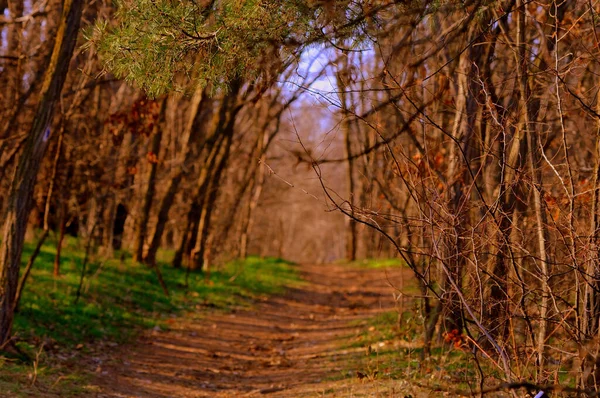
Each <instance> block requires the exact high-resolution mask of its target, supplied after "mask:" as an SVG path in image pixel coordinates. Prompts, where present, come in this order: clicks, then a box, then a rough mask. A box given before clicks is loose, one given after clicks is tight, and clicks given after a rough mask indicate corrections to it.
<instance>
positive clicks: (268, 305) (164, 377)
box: [96, 265, 411, 398]
mask: <svg viewBox="0 0 600 398" xmlns="http://www.w3.org/2000/svg"><path fill="white" fill-rule="evenodd" d="M299 267H300V270H301V273H302V277H303V279H305V280H306V281H307V283H306V285H304V286H302V287H301V288H290V289H289V290H288V291H287V293H286V294H285V295H283V296H274V297H270V298H268V299H266V300H265V301H263V302H259V303H257V304H256V305H255V306H254V308H253V309H252V310H243V311H233V312H231V313H228V314H223V313H218V312H213V313H208V314H207V315H206V316H205V317H203V318H202V319H200V320H198V319H195V320H186V319H178V320H176V322H175V323H174V324H173V325H172V329H171V330H169V331H166V332H156V331H152V332H148V333H146V334H145V335H143V336H142V337H141V338H140V339H139V340H138V341H137V342H136V343H135V344H134V345H132V346H129V347H127V348H123V349H122V350H121V351H118V350H117V353H116V354H115V355H116V356H115V357H114V358H111V361H110V364H109V365H103V366H102V367H101V368H100V369H99V371H98V372H97V373H98V377H97V380H96V384H97V386H98V388H99V391H100V392H98V393H97V394H96V396H97V397H99V398H100V397H156V398H171V397H242V396H261V395H264V394H269V395H270V396H281V397H284V396H289V397H297V396H302V395H306V394H310V395H311V396H315V391H318V390H319V388H318V387H319V386H318V383H324V384H326V383H327V381H328V380H331V379H332V378H336V377H337V378H339V376H340V372H342V371H343V370H344V369H347V364H348V363H349V361H350V360H351V359H352V358H351V357H356V356H357V355H364V352H363V351H364V350H363V349H360V350H358V349H348V350H344V349H342V348H341V347H343V344H344V339H345V338H347V337H348V336H349V335H353V334H355V333H357V332H358V329H357V327H356V326H352V324H356V323H355V322H352V321H356V320H363V319H368V318H371V317H373V316H374V315H376V314H378V313H380V312H383V311H389V310H392V309H394V308H395V306H396V305H397V303H395V302H394V298H393V292H394V287H392V285H393V286H398V287H401V286H402V285H404V284H405V283H406V281H408V280H409V279H410V278H411V276H410V275H411V273H410V270H407V269H401V268H395V269H388V270H384V269H377V270H373V269H371V270H368V269H360V268H355V267H349V266H342V265H302V266H299Z"/></svg>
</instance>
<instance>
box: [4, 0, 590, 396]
mask: <svg viewBox="0 0 600 398" xmlns="http://www.w3.org/2000/svg"><path fill="white" fill-rule="evenodd" d="M59 3H60V2H56V1H54V0H48V1H47V2H46V1H41V2H18V1H15V2H12V1H9V2H8V3H7V4H2V2H0V8H4V15H3V16H2V17H0V28H1V29H2V48H1V51H0V68H1V69H0V70H1V71H2V72H1V75H0V81H1V82H0V87H2V94H1V95H2V97H1V98H0V100H1V104H0V106H1V108H0V112H1V113H0V114H1V115H2V116H1V119H0V120H2V126H1V127H2V130H0V140H1V141H0V162H1V163H0V173H1V178H0V184H1V186H0V189H1V190H2V195H0V209H2V212H3V213H4V214H8V215H10V214H11V211H12V210H11V207H10V198H11V193H10V192H11V181H13V180H12V176H13V174H14V170H15V169H16V168H17V167H18V166H17V165H18V164H19V161H20V159H21V158H22V157H23V147H24V145H25V143H26V140H27V138H28V137H29V136H30V131H33V129H34V127H35V126H34V125H35V123H36V117H37V115H38V113H39V110H38V104H39V103H40V101H42V100H43V98H41V97H40V92H41V87H42V78H43V75H44V73H45V72H46V71H47V64H48V59H49V54H50V53H51V51H52V48H53V45H54V43H53V38H54V36H55V32H56V30H57V26H58V24H59V21H60V10H61V6H60V4H59ZM208 3H210V2H208ZM213 3H214V2H213ZM213 3H211V4H212V5H213V6H214V4H213ZM259 3H260V2H259ZM309 3H310V5H309V6H307V7H308V9H309V11H310V12H311V13H312V14H311V18H312V19H311V21H313V22H312V24H313V25H310V26H313V27H314V28H315V29H314V30H315V31H316V32H318V34H316V36H315V37H313V36H311V35H307V36H306V42H305V43H303V42H300V41H299V39H298V37H293V40H292V39H290V40H287V41H285V40H284V41H281V42H274V43H270V42H269V43H270V44H269V46H267V48H268V49H269V51H266V50H265V51H263V52H260V53H259V54H257V55H256V58H255V59H254V60H253V61H252V62H253V65H254V66H252V67H251V68H250V67H249V68H250V69H253V71H256V70H258V72H255V73H254V74H253V75H252V76H251V78H250V77H249V76H246V75H244V73H238V74H237V75H235V76H234V77H233V78H232V79H230V80H229V81H228V82H227V84H224V85H220V84H217V83H218V82H214V81H208V83H207V84H204V85H197V84H190V85H189V86H185V84H184V83H181V82H182V81H183V82H185V79H184V80H181V76H176V79H179V80H177V81H178V84H179V87H180V90H179V91H180V92H177V90H175V91H171V92H169V93H168V94H161V95H158V96H156V97H155V98H150V97H148V96H147V95H146V94H145V92H144V91H143V90H141V89H138V88H135V87H136V86H135V85H130V84H128V83H125V82H123V81H122V80H119V79H117V78H116V77H115V76H114V75H112V74H111V73H110V70H109V71H107V70H106V69H105V64H104V63H103V58H102V57H99V56H98V53H97V51H96V50H97V47H96V46H95V45H94V42H93V40H92V45H90V46H82V44H84V43H85V42H86V39H85V38H84V37H83V34H81V33H80V38H79V40H78V44H77V46H76V47H75V50H74V53H73V55H72V58H70V68H69V72H68V75H66V82H65V83H64V87H63V88H62V90H60V93H59V94H60V95H59V96H58V97H57V98H56V104H55V108H54V112H53V117H52V119H51V123H50V124H49V129H48V130H47V132H45V133H44V135H40V137H42V138H43V140H45V141H44V142H46V141H47V144H46V145H47V148H46V149H45V151H44V152H45V155H44V156H43V160H42V161H41V163H40V164H39V172H38V173H37V183H36V184H35V190H34V191H33V201H32V207H31V212H30V215H29V218H28V220H27V228H28V231H29V232H30V233H31V231H33V230H34V229H35V228H38V229H42V230H45V231H52V233H54V234H57V235H58V236H60V237H62V236H64V235H65V234H70V235H75V236H78V237H80V238H81V239H84V240H86V242H90V245H91V246H90V247H93V248H94V249H93V250H94V251H97V252H99V253H102V255H105V256H111V255H112V253H113V252H114V251H115V250H121V249H126V250H128V251H130V252H131V253H132V254H133V256H134V258H135V259H136V260H139V261H141V262H144V263H145V264H148V266H150V267H155V265H156V253H157V250H158V249H159V248H167V249H170V250H173V251H174V253H175V254H174V260H173V263H172V266H173V267H182V268H185V267H189V268H190V269H191V270H204V271H206V270H207V269H210V267H212V266H218V264H219V263H222V262H224V261H226V260H228V259H231V258H237V257H245V256H246V255H248V254H249V253H253V254H259V255H274V256H280V257H285V258H288V259H291V260H295V261H305V262H307V261H311V262H313V261H314V262H327V261H333V260H336V259H341V258H345V259H348V260H355V259H357V258H369V257H394V256H399V257H400V258H401V259H402V261H404V262H405V263H406V264H407V265H408V266H410V267H411V268H412V269H413V271H414V274H415V277H416V278H417V279H418V280H419V281H420V285H421V288H422V291H421V295H420V296H419V300H420V302H421V307H420V316H422V319H423V321H422V329H423V330H422V333H423V340H424V347H425V350H424V353H425V354H424V355H427V351H428V348H429V347H430V345H431V344H433V342H435V341H436V340H439V339H443V338H445V339H446V341H447V342H448V341H449V342H453V343H456V344H458V345H461V344H463V343H464V344H469V345H470V346H475V347H477V349H479V350H484V351H485V352H487V353H488V358H493V361H494V363H495V365H496V367H497V370H499V371H500V372H501V373H502V374H503V375H504V376H503V377H504V378H505V380H507V381H514V380H521V379H526V380H534V381H536V382H539V383H547V382H553V381H558V375H559V373H560V372H563V371H564V369H566V368H568V369H569V371H572V372H573V373H570V374H575V375H576V377H575V379H576V380H575V381H573V385H574V386H577V387H581V388H588V389H595V388H597V386H598V381H597V377H599V376H600V373H599V372H600V370H599V369H600V368H598V366H597V363H598V358H600V356H599V355H598V352H599V351H598V350H599V349H600V345H599V344H598V334H599V333H600V330H599V326H600V290H599V289H600V285H599V281H600V263H599V258H598V247H599V246H598V245H599V243H600V242H599V239H600V218H599V217H598V216H599V209H598V204H599V201H600V179H599V177H600V122H599V120H600V97H599V96H598V93H599V88H600V85H599V82H600V80H599V78H598V72H599V70H600V69H599V65H600V64H599V63H598V51H599V49H600V41H599V39H598V34H599V33H598V31H597V30H598V27H597V24H598V12H600V4H598V2H595V1H523V0H506V1H461V2H454V1H423V2H393V1H323V2H309ZM313 3H314V4H313ZM269 4H270V3H269V2H264V4H262V3H261V5H258V6H257V7H262V6H263V5H264V7H267V5H269ZM286 4H287V3H286V2H283V3H281V5H280V6H281V7H286ZM270 6H272V4H271V5H270ZM215 7H217V6H215ZM217 8H218V7H217ZM113 12H114V8H113V7H112V6H111V5H110V4H108V3H104V2H101V1H99V2H93V3H89V4H85V7H83V14H82V17H81V24H82V27H83V28H84V31H85V28H86V27H87V28H89V29H91V27H92V26H93V24H94V22H95V21H98V20H108V21H110V20H111V15H112V13H113ZM191 18H194V16H192V17H191ZM88 32H89V30H88ZM88 36H90V35H89V34H88ZM91 36H93V35H91ZM217 39H218V37H217V36H216V37H215V38H214V40H217ZM203 40H205V39H203ZM210 40H213V39H210ZM121 50H122V49H121ZM116 53H118V51H116ZM112 56H114V54H112ZM188 56H190V57H193V54H192V55H189V54H188ZM105 57H106V55H105ZM124 57H126V56H124ZM198 62H201V60H198ZM255 64H259V65H260V68H258V67H256V66H255ZM107 72H108V73H107ZM119 73H120V74H119ZM116 75H117V76H121V75H124V77H126V78H128V79H132V80H133V81H134V82H135V81H138V80H136V78H135V76H132V75H127V73H123V72H122V71H120V72H119V70H117V71H116ZM140 84H142V83H140ZM144 84H146V83H144ZM142 85H143V84H142ZM150 91H152V90H150ZM154 91H156V92H160V91H161V90H154ZM162 91H165V90H162ZM36 112H37V113H36ZM13 190H14V188H13ZM6 219H7V220H9V217H8V216H7V218H6ZM7 223H8V221H7ZM7 225H8V224H7ZM6 231H8V229H6ZM6 241H7V240H6V237H5V239H4V242H6ZM61 241H62V238H59V245H60V242H61ZM6 264H7V263H6V261H5V262H4V263H3V267H4V268H3V269H6V267H7V266H6ZM3 272H4V271H3ZM55 274H56V275H57V276H58V275H60V250H59V254H58V255H57V260H56V267H55ZM13 279H14V278H13ZM9 296H10V295H9ZM5 302H6V299H5Z"/></svg>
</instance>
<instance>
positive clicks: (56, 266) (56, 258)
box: [53, 206, 67, 277]
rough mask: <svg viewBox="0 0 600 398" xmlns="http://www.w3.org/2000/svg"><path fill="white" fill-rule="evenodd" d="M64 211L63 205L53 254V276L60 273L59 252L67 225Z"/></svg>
mask: <svg viewBox="0 0 600 398" xmlns="http://www.w3.org/2000/svg"><path fill="white" fill-rule="evenodd" d="M65 213H66V209H65V208H64V206H63V209H62V210H61V216H60V232H59V235H58V241H57V242H56V254H55V256H54V267H53V268H54V269H53V275H54V277H57V276H59V275H60V254H61V251H62V247H63V242H64V239H65V232H66V229H67V228H66V227H67V215H66V214H65Z"/></svg>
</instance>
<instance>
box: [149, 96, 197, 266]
mask: <svg viewBox="0 0 600 398" xmlns="http://www.w3.org/2000/svg"><path fill="white" fill-rule="evenodd" d="M205 98H206V96H205V95H204V90H203V89H201V88H198V89H197V90H196V92H195V93H194V96H193V98H192V101H191V104H190V113H189V116H188V123H187V126H186V129H185V131H184V138H183V143H182V151H183V155H182V159H181V161H182V165H181V166H180V168H179V170H177V172H176V173H175V175H174V176H173V177H172V178H171V181H170V182H169V187H168V188H167V192H166V193H165V196H163V198H162V200H161V202H160V206H159V211H158V218H157V220H156V226H155V227H154V234H153V235H152V240H151V241H150V245H149V247H148V251H147V252H146V255H145V256H144V263H145V264H147V265H150V266H152V265H154V264H155V263H156V253H157V252H158V248H159V247H160V243H161V241H162V236H163V233H164V231H165V227H166V224H167V221H168V219H169V210H171V206H172V205H173V202H174V200H175V195H176V194H177V191H178V189H179V184H180V183H181V181H182V180H183V177H184V175H185V167H186V164H188V163H189V162H190V161H191V160H192V157H193V152H194V151H193V150H192V143H193V141H194V140H193V137H192V133H193V131H195V130H197V128H198V126H199V123H200V119H201V110H202V108H203V107H204V104H205V103H204V100H205ZM204 143H206V140H205V142H204Z"/></svg>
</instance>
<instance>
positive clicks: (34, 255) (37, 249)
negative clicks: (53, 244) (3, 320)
mask: <svg viewBox="0 0 600 398" xmlns="http://www.w3.org/2000/svg"><path fill="white" fill-rule="evenodd" d="M49 233H50V231H49V230H48V229H45V230H44V232H43V233H42V236H40V239H39V240H38V243H37V245H36V246H35V249H34V250H33V253H31V257H29V261H27V265H26V266H25V270H23V275H22V276H21V279H20V280H19V286H17V293H16V294H15V300H14V311H15V313H17V312H19V303H20V302H21V296H23V290H24V289H25V284H26V283H27V278H28V277H29V274H30V273H31V269H32V268H33V264H34V263H35V259H36V258H37V256H38V254H40V251H41V250H42V246H43V245H44V242H45V241H46V238H47V237H48V234H49Z"/></svg>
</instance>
